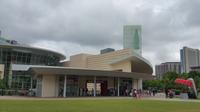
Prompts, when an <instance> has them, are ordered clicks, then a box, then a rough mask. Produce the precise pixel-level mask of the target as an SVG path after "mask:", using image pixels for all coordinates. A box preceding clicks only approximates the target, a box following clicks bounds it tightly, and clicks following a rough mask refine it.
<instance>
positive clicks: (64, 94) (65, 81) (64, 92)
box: [63, 75, 67, 97]
mask: <svg viewBox="0 0 200 112" xmlns="http://www.w3.org/2000/svg"><path fill="white" fill-rule="evenodd" d="M66 85H67V75H65V80H64V88H63V89H64V90H63V97H66Z"/></svg>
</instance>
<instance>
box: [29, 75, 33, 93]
mask: <svg viewBox="0 0 200 112" xmlns="http://www.w3.org/2000/svg"><path fill="white" fill-rule="evenodd" d="M30 89H31V91H32V89H33V78H32V76H31V88H30Z"/></svg>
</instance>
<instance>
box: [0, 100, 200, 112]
mask: <svg viewBox="0 0 200 112" xmlns="http://www.w3.org/2000/svg"><path fill="white" fill-rule="evenodd" d="M0 112H200V103H198V102H196V103H195V102H180V101H152V100H130V99H125V100H0Z"/></svg>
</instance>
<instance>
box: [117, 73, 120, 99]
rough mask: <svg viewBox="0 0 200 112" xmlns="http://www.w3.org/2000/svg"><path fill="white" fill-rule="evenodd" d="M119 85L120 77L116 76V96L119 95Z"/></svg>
mask: <svg viewBox="0 0 200 112" xmlns="http://www.w3.org/2000/svg"><path fill="white" fill-rule="evenodd" d="M119 86H120V79H119V77H118V78H117V96H119Z"/></svg>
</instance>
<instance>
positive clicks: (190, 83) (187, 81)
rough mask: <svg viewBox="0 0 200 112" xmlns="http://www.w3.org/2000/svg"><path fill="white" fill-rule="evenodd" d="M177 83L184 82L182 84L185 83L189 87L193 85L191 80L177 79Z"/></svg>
mask: <svg viewBox="0 0 200 112" xmlns="http://www.w3.org/2000/svg"><path fill="white" fill-rule="evenodd" d="M175 83H177V84H182V85H185V86H188V87H192V81H190V80H185V79H176V80H175Z"/></svg>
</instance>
